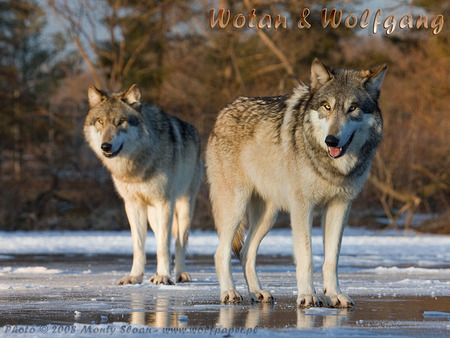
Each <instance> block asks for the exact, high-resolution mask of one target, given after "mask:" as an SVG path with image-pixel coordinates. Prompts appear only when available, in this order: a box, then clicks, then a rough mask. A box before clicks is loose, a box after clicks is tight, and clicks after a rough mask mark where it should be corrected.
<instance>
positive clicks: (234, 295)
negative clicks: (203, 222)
mask: <svg viewBox="0 0 450 338" xmlns="http://www.w3.org/2000/svg"><path fill="white" fill-rule="evenodd" d="M215 189H217V187H215V186H214V185H213V184H211V200H212V206H213V214H214V221H215V225H216V229H217V233H218V235H219V246H218V248H217V251H216V253H215V255H214V260H215V266H216V271H217V276H218V278H219V284H220V300H221V302H222V303H240V302H241V301H242V296H241V295H240V294H239V292H237V291H236V287H235V285H234V282H233V276H232V273H231V250H232V246H233V240H234V237H235V235H236V232H237V230H238V228H239V225H240V222H241V221H242V220H243V218H244V216H245V212H246V208H247V203H248V200H249V193H248V192H247V191H245V190H244V189H242V188H241V189H239V188H235V189H233V187H228V186H227V187H226V189H221V190H220V191H216V190H215Z"/></svg>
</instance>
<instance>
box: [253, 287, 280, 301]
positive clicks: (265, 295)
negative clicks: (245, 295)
mask: <svg viewBox="0 0 450 338" xmlns="http://www.w3.org/2000/svg"><path fill="white" fill-rule="evenodd" d="M250 299H251V301H252V302H253V303H273V302H274V301H275V299H274V298H273V296H272V295H271V294H270V292H269V291H264V290H261V291H255V292H250Z"/></svg>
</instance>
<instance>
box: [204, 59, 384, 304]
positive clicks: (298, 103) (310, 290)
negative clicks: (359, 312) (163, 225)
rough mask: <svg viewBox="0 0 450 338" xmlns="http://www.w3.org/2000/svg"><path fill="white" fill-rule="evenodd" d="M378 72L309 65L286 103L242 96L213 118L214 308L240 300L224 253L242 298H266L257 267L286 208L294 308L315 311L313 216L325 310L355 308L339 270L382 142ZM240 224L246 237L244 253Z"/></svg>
mask: <svg viewBox="0 0 450 338" xmlns="http://www.w3.org/2000/svg"><path fill="white" fill-rule="evenodd" d="M385 70H386V66H381V67H379V68H377V69H373V70H364V71H355V70H333V69H331V68H329V67H327V66H325V65H324V64H323V63H322V62H321V61H319V60H317V59H316V60H314V62H313V63H312V66H311V85H310V86H305V85H301V86H300V87H298V88H297V89H296V90H295V91H294V93H293V95H290V96H279V97H266V98H248V97H242V98H239V99H237V100H236V101H235V102H233V103H231V104H230V105H228V106H227V107H225V108H224V109H223V110H222V111H221V112H220V113H219V116H218V118H217V121H216V124H215V127H214V129H213V132H212V133H211V136H210V138H209V141H208V146H207V150H206V165H207V175H208V181H209V182H210V185H211V190H210V195H211V202H212V207H213V215H214V221H215V225H216V228H217V232H218V234H219V247H218V249H217V252H216V254H215V263H216V269H217V274H218V277H219V283H220V290H221V295H220V298H221V300H222V302H230V303H237V302H240V301H241V300H242V297H241V295H240V294H239V293H238V292H237V291H236V287H235V284H234V282H233V279H232V275H231V250H232V249H233V251H235V252H236V253H237V254H238V255H240V259H241V263H242V266H243V268H244V275H245V279H246V281H247V285H248V290H249V294H250V298H251V299H252V300H253V301H257V302H258V301H260V302H272V301H273V297H272V295H271V294H270V292H269V291H267V290H263V289H262V286H261V284H260V282H259V280H258V277H257V275H256V271H255V261H256V254H257V250H258V247H259V244H260V242H261V240H262V239H263V238H264V236H265V235H266V234H267V232H268V231H269V230H270V228H271V227H272V224H273V222H274V220H275V217H276V214H277V211H278V210H279V209H284V210H286V211H289V212H290V215H291V227H292V236H293V248H294V256H295V260H296V264H297V270H296V275H297V287H298V298H297V303H298V305H299V306H301V307H310V306H319V305H321V304H322V302H321V301H320V299H319V298H318V297H317V295H316V292H315V289H314V285H313V278H312V277H313V261H312V251H311V226H312V219H313V212H314V210H316V209H321V210H323V211H324V217H323V218H322V222H323V228H324V251H325V261H324V264H323V290H324V294H325V300H326V303H327V305H329V306H332V307H351V306H353V301H352V300H351V299H350V298H349V297H348V296H347V295H345V294H342V292H341V290H340V287H339V282H338V276H337V263H338V256H339V250H340V245H341V239H342V232H343V228H344V225H345V223H346V221H347V215H348V212H349V210H350V205H351V201H352V200H353V199H354V198H355V197H356V196H357V194H358V193H359V192H360V190H361V189H362V186H363V184H364V181H365V179H366V177H367V174H368V172H369V167H370V163H371V160H372V157H373V155H374V153H375V150H376V148H377V146H378V144H379V143H380V141H381V137H382V119H381V113H380V109H379V108H378V103H377V100H378V96H379V93H380V88H381V84H382V80H383V77H384V74H385ZM245 219H247V220H248V222H246V221H245ZM245 223H248V227H249V230H248V233H247V237H246V239H245V243H244V244H243V246H242V238H243V229H242V224H245ZM240 224H241V227H240Z"/></svg>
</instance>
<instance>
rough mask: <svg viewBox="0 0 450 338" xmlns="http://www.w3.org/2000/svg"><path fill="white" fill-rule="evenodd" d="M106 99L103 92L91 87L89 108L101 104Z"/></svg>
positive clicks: (89, 89)
mask: <svg viewBox="0 0 450 338" xmlns="http://www.w3.org/2000/svg"><path fill="white" fill-rule="evenodd" d="M104 97H105V94H104V93H103V92H102V91H101V90H98V89H97V88H95V87H94V86H92V85H90V86H89V88H88V98H89V106H90V107H91V108H92V107H94V106H95V105H97V104H98V103H100V101H101V100H103V98H104Z"/></svg>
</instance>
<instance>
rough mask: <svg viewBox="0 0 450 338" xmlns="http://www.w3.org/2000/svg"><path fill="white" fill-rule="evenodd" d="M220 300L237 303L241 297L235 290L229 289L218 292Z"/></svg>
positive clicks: (240, 300) (241, 299) (226, 302)
mask: <svg viewBox="0 0 450 338" xmlns="http://www.w3.org/2000/svg"><path fill="white" fill-rule="evenodd" d="M220 301H221V302H222V303H225V304H239V303H241V302H242V301H243V298H242V296H241V295H240V294H239V292H237V291H236V290H229V291H225V292H222V293H221V294H220Z"/></svg>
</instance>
